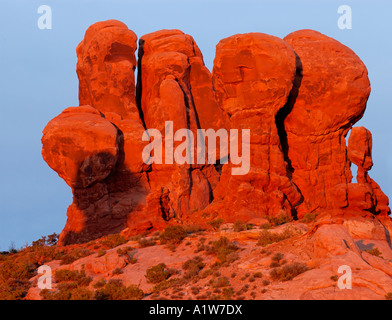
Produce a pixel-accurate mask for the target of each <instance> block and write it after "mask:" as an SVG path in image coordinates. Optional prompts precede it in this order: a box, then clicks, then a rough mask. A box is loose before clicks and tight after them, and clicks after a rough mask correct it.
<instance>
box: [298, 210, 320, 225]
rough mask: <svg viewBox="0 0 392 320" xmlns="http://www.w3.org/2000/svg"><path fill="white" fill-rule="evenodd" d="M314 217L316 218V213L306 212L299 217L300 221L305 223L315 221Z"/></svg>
mask: <svg viewBox="0 0 392 320" xmlns="http://www.w3.org/2000/svg"><path fill="white" fill-rule="evenodd" d="M316 218H317V213H311V212H308V213H306V214H305V215H304V217H303V218H302V219H301V221H302V222H305V223H310V222H313V221H315V220H316Z"/></svg>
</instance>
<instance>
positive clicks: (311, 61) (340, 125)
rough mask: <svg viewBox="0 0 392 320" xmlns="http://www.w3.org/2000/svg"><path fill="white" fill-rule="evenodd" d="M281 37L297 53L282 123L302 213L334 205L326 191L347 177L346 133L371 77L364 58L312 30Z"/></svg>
mask: <svg viewBox="0 0 392 320" xmlns="http://www.w3.org/2000/svg"><path fill="white" fill-rule="evenodd" d="M284 40H285V41H286V42H287V43H288V44H289V45H290V46H291V47H292V48H293V49H294V50H295V52H296V54H297V56H298V59H297V74H298V78H297V83H296V85H295V88H294V91H293V96H292V97H291V99H290V101H289V103H288V105H287V106H286V108H287V109H286V110H285V112H286V114H287V115H286V116H285V120H284V128H285V132H286V135H287V143H286V145H285V152H286V154H287V161H288V162H289V165H290V171H291V174H292V181H293V182H294V183H295V184H296V185H297V186H298V188H299V190H300V192H301V194H302V196H303V202H302V203H301V204H300V205H299V206H298V208H297V212H298V217H302V216H304V214H306V213H307V212H313V211H316V210H323V209H327V208H328V209H334V208H335V198H334V197H332V196H330V193H331V192H334V191H335V190H336V187H337V186H339V185H343V186H345V185H347V184H348V183H349V182H350V181H351V178H352V175H351V171H350V167H349V160H348V158H347V147H346V140H345V136H346V135H347V132H348V131H349V130H350V128H351V126H352V125H353V124H354V123H355V122H356V121H358V120H359V119H360V118H361V117H362V115H363V113H364V111H365V108H366V102H367V99H368V96H369V94H370V83H369V79H368V76H367V69H366V67H365V65H364V64H363V62H362V61H361V60H360V59H359V58H358V56H357V55H356V54H355V53H354V52H353V51H352V50H351V49H349V48H347V47H346V46H344V45H342V44H341V43H339V42H338V41H336V40H334V39H332V38H330V37H327V36H325V35H323V34H321V33H319V32H316V31H313V30H300V31H296V32H293V33H291V34H289V35H288V36H286V37H285V38H284ZM343 198H344V197H343ZM344 201H346V202H347V198H346V199H344Z"/></svg>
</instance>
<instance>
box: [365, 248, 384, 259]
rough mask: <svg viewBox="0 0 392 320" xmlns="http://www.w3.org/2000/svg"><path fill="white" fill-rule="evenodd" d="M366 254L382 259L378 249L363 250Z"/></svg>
mask: <svg viewBox="0 0 392 320" xmlns="http://www.w3.org/2000/svg"><path fill="white" fill-rule="evenodd" d="M364 251H365V252H367V253H370V254H371V255H373V256H376V257H379V258H383V256H382V253H381V251H380V250H379V249H378V248H373V249H365V250H364Z"/></svg>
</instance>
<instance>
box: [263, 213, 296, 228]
mask: <svg viewBox="0 0 392 320" xmlns="http://www.w3.org/2000/svg"><path fill="white" fill-rule="evenodd" d="M267 219H268V222H269V223H270V224H271V225H273V226H280V225H282V224H285V223H287V222H290V221H292V220H293V218H292V217H289V216H287V215H285V214H283V213H282V214H280V215H279V216H277V217H267Z"/></svg>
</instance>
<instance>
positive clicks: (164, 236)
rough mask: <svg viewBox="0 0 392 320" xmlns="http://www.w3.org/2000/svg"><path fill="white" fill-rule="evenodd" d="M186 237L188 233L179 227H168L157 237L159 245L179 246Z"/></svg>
mask: <svg viewBox="0 0 392 320" xmlns="http://www.w3.org/2000/svg"><path fill="white" fill-rule="evenodd" d="M187 236H188V233H187V232H186V231H185V229H184V228H183V227H181V226H168V227H166V228H165V230H163V232H162V233H161V235H160V236H159V238H160V240H161V243H163V244H165V243H168V244H175V245H177V244H180V243H181V242H182V240H184V239H185V238H186V237H187Z"/></svg>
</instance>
